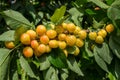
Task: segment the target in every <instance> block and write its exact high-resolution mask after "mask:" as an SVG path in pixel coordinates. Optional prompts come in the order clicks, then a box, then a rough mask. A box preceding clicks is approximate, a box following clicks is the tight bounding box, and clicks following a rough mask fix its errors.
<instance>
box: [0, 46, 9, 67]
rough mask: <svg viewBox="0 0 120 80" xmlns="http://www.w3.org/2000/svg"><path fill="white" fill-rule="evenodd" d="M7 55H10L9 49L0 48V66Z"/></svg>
mask: <svg viewBox="0 0 120 80" xmlns="http://www.w3.org/2000/svg"><path fill="white" fill-rule="evenodd" d="M9 54H10V50H9V49H5V48H0V66H1V65H2V64H3V63H4V61H5V60H6V59H7V57H8V56H9Z"/></svg>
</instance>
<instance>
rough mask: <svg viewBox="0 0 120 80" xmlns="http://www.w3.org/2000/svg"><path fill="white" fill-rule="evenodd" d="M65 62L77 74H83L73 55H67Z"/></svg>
mask: <svg viewBox="0 0 120 80" xmlns="http://www.w3.org/2000/svg"><path fill="white" fill-rule="evenodd" d="M67 63H68V68H69V69H70V70H72V71H73V72H75V73H77V74H78V75H81V76H84V74H83V73H82V71H81V69H80V67H79V65H78V63H77V62H76V60H75V58H74V57H73V56H69V57H68V60H67Z"/></svg>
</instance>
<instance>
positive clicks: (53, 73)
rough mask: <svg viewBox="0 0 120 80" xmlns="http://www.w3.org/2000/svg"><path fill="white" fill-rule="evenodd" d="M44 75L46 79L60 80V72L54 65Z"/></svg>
mask: <svg viewBox="0 0 120 80" xmlns="http://www.w3.org/2000/svg"><path fill="white" fill-rule="evenodd" d="M43 76H44V80H59V79H58V72H57V70H56V69H54V68H53V67H50V68H49V69H48V70H46V71H45V72H44V74H43Z"/></svg>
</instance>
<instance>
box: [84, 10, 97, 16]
mask: <svg viewBox="0 0 120 80" xmlns="http://www.w3.org/2000/svg"><path fill="white" fill-rule="evenodd" d="M85 12H86V13H88V14H89V15H94V14H96V13H95V12H94V11H92V10H91V9H86V10H85Z"/></svg>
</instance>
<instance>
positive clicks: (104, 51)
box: [95, 43, 113, 64]
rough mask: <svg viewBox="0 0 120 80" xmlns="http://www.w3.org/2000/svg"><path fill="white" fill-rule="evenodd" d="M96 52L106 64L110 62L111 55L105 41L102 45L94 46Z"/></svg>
mask: <svg viewBox="0 0 120 80" xmlns="http://www.w3.org/2000/svg"><path fill="white" fill-rule="evenodd" d="M95 49H96V52H97V54H98V55H99V56H100V57H101V58H102V59H103V60H104V61H105V62H106V63H108V64H110V63H111V61H112V59H113V57H112V54H111V52H110V49H109V47H108V45H107V44H106V43H103V44H102V46H100V47H99V46H96V47H95Z"/></svg>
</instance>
